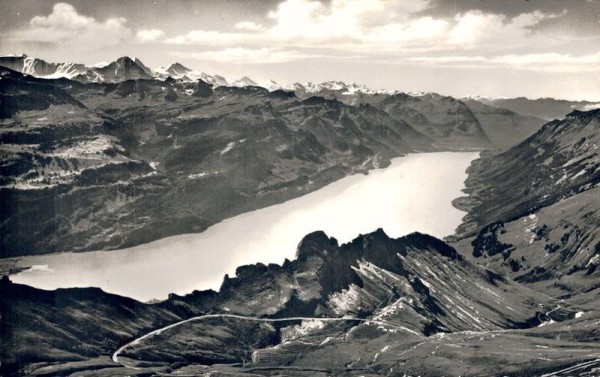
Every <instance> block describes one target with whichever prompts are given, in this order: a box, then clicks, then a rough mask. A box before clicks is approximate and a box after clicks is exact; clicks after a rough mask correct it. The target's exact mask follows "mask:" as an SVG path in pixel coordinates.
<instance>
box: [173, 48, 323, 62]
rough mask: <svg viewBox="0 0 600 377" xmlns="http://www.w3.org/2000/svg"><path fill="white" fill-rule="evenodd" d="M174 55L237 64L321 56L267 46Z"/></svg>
mask: <svg viewBox="0 0 600 377" xmlns="http://www.w3.org/2000/svg"><path fill="white" fill-rule="evenodd" d="M175 55H177V56H180V57H184V58H192V59H200V60H213V61H218V62H224V63H237V64H272V63H286V62H290V61H296V60H302V59H310V58H319V57H322V56H321V55H317V54H308V53H302V52H299V51H295V50H282V49H276V48H269V47H263V48H258V49H251V48H244V47H234V48H226V49H222V50H215V51H203V52H191V53H190V52H178V53H175Z"/></svg>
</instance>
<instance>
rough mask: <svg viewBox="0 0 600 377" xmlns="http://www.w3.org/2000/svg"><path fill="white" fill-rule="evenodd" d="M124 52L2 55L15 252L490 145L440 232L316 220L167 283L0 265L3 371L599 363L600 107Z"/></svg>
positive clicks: (77, 247) (392, 370)
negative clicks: (183, 289)
mask: <svg viewBox="0 0 600 377" xmlns="http://www.w3.org/2000/svg"><path fill="white" fill-rule="evenodd" d="M15 64H16V63H15ZM111 64H113V65H112V66H111V68H110V69H105V70H103V71H94V72H99V74H102V77H105V78H108V81H115V82H105V81H104V80H97V81H95V82H88V81H86V80H87V79H84V78H83V77H99V76H87V75H88V73H89V72H91V71H85V74H84V73H83V72H79V73H77V74H76V75H74V76H72V77H71V78H68V77H61V78H48V77H46V78H39V77H34V76H33V75H31V74H29V73H28V74H27V75H24V74H23V73H21V71H22V69H19V67H18V65H16V66H13V67H12V68H11V67H8V68H0V140H1V146H0V153H1V155H2V159H1V162H0V170H1V171H2V177H1V181H0V205H1V207H2V218H1V219H0V220H1V221H0V237H1V244H0V245H1V252H2V255H1V256H2V258H4V259H2V261H10V260H13V259H12V258H18V257H19V256H22V255H28V254H43V253H49V252H54V251H64V250H69V251H86V250H93V249H112V248H121V247H125V246H128V245H133V244H139V243H143V242H147V241H150V240H153V239H158V238H161V237H164V236H168V235H172V234H176V233H178V232H200V231H202V230H204V229H205V228H206V227H207V226H208V225H210V224H213V223H215V222H217V221H220V220H222V219H223V218H227V217H231V216H233V215H235V214H238V213H243V212H247V211H249V210H252V209H256V208H260V207H264V206H267V205H270V204H274V203H278V202H281V201H284V200H287V199H289V198H292V197H296V196H300V195H303V194H304V193H306V192H309V191H312V190H316V189H318V188H319V187H322V186H323V185H325V184H327V183H329V182H332V181H333V180H336V179H339V178H341V177H343V176H345V175H349V174H354V173H366V172H368V170H369V169H373V168H381V167H385V166H387V164H389V161H390V159H391V158H394V157H397V156H401V155H404V154H406V153H411V152H426V151H441V150H444V151H446V150H453V151H460V150H481V151H482V153H481V155H480V158H479V159H476V160H474V161H473V162H472V165H471V167H470V168H469V170H468V178H467V181H466V182H465V186H466V188H465V190H464V191H465V197H462V198H458V199H456V200H455V202H454V204H455V206H456V207H458V208H460V209H463V210H464V211H466V212H467V215H466V216H465V218H464V220H463V224H461V226H460V227H459V228H458V229H457V231H456V234H455V235H453V236H451V237H448V238H447V239H445V240H439V239H436V238H434V237H432V236H429V235H425V234H420V233H413V234H409V235H406V236H404V237H400V238H392V237H389V236H388V235H387V234H386V233H385V232H384V230H382V229H379V230H377V231H375V232H373V233H370V234H363V235H358V236H357V237H356V238H355V239H354V240H352V241H350V242H348V243H345V244H340V243H339V242H338V241H337V240H336V239H334V238H332V237H330V236H328V235H327V234H325V233H323V232H321V231H317V232H314V233H311V234H308V235H306V236H305V237H304V238H303V239H302V240H299V241H300V243H299V245H298V248H297V250H296V256H295V258H294V260H286V261H285V262H284V263H282V264H281V265H278V264H269V265H264V264H260V263H258V264H255V265H248V266H240V267H239V268H238V269H237V270H236V272H235V276H227V275H226V276H225V277H224V278H223V283H222V285H221V287H220V289H219V291H212V290H209V291H194V292H190V293H189V294H187V295H184V296H178V295H175V294H173V295H170V296H169V298H168V299H167V300H165V301H162V302H155V303H141V302H138V301H136V300H133V299H130V298H126V297H121V296H117V295H113V294H109V293H105V292H103V291H102V290H100V289H98V288H69V289H58V290H54V291H46V290H41V289H37V288H33V287H29V286H25V285H20V284H15V283H13V282H11V280H10V276H4V277H3V278H2V279H1V280H0V339H1V341H0V361H1V363H0V374H2V375H7V376H12V375H36V376H54V375H60V376H92V375H93V376H119V375H123V376H124V375H138V376H153V375H173V376H176V375H202V374H211V375H226V376H241V375H248V376H256V375H265V376H267V375H298V376H329V375H348V376H369V375H371V376H374V375H386V376H403V375H421V376H438V375H469V376H489V375H502V376H524V375H525V376H530V375H536V376H537V375H544V376H572V375H587V376H593V375H597V374H598V371H599V370H600V347H599V344H600V326H599V323H600V268H598V265H599V264H600V258H599V255H600V232H599V229H600V219H599V218H598V213H599V210H600V208H598V207H599V205H600V204H599V202H598V190H600V187H599V186H600V170H599V166H600V159H599V157H598V156H599V154H598V144H599V142H600V140H599V136H598V135H600V110H589V111H579V110H572V109H571V108H569V109H568V112H566V113H564V114H561V115H560V116H559V117H557V118H558V119H554V120H552V121H549V122H546V121H544V120H542V118H543V117H541V115H542V114H541V112H542V110H541V108H539V107H536V106H537V105H536V104H534V103H532V106H531V107H529V109H530V110H529V111H521V112H518V111H516V110H518V108H516V107H512V108H511V109H509V108H500V107H497V106H499V105H498V104H497V103H495V104H492V103H487V102H486V101H483V100H475V99H457V98H453V97H448V96H442V95H439V94H434V93H429V94H418V95H417V94H408V93H397V92H391V93H383V92H377V91H368V90H362V89H356V90H351V89H349V88H350V86H348V85H345V84H343V83H339V82H338V83H336V82H330V83H324V84H322V85H315V86H314V87H313V86H309V88H308V89H307V86H302V87H300V86H297V87H296V88H295V90H293V91H287V90H281V89H275V90H268V89H266V88H262V87H259V86H254V85H244V86H242V87H237V86H228V85H222V84H219V83H216V82H209V81H210V80H208V79H207V80H204V79H201V78H192V77H191V76H192V75H191V74H190V71H187V70H186V69H185V67H183V66H176V65H174V66H171V67H169V68H168V69H165V70H164V73H165V74H164V75H163V76H162V77H159V78H157V77H155V76H154V73H153V72H154V71H151V70H148V69H147V68H145V66H143V64H142V63H141V62H139V60H135V59H128V58H127V59H119V60H117V62H115V63H111ZM0 65H2V64H0ZM36 66H37V65H36ZM105 68H106V67H105ZM170 68H173V69H172V70H171V72H168V71H169V69H170ZM95 69H102V68H99V67H96V68H95ZM45 72H50V73H48V74H47V75H45V76H49V75H52V74H54V73H55V72H56V70H55V71H52V70H51V69H50V68H48V70H47V71H45ZM53 72H54V73H53ZM149 72H150V73H149ZM125 74H127V75H128V74H131V75H134V76H135V75H138V76H139V77H132V78H130V79H125V80H121V81H119V80H117V77H122V75H125ZM82 75H83V76H82ZM144 75H149V77H144ZM176 75H181V76H180V77H177V78H176V77H174V76H176ZM184 76H186V78H184ZM76 77H79V78H78V79H77V78H76ZM244 81H245V80H244ZM317 87H318V89H315V90H314V91H313V89H314V88H317ZM350 92H352V93H350ZM525 101H528V100H525ZM563 105H564V104H561V106H563ZM563 109H566V107H563ZM544 111H545V110H544ZM552 111H558V107H555V108H553V110H552ZM538 115H539V116H540V117H537V116H538ZM7 257H11V258H7ZM2 266H4V265H2ZM4 272H6V273H10V272H11V271H9V269H6V268H5V271H4ZM165 273H168V272H165Z"/></svg>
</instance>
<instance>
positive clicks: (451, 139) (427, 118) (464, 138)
mask: <svg viewBox="0 0 600 377" xmlns="http://www.w3.org/2000/svg"><path fill="white" fill-rule="evenodd" d="M379 107H380V108H382V109H383V110H384V111H385V112H387V113H388V114H390V115H391V116H392V117H394V118H396V119H402V120H404V121H406V122H407V123H408V124H410V125H411V126H413V127H414V128H415V129H416V130H417V131H420V132H422V133H424V134H425V135H429V136H431V137H432V138H433V139H434V140H435V141H436V142H438V143H440V144H441V145H444V146H449V147H456V148H461V147H472V148H477V147H479V148H483V147H486V148H487V147H490V146H491V142H490V140H489V138H488V137H487V135H486V134H485V132H484V131H483V129H482V127H481V124H480V123H479V121H478V120H477V118H476V117H475V116H474V115H473V112H472V111H471V110H470V109H469V107H467V105H465V104H464V103H463V102H461V101H459V100H456V99H454V98H452V97H445V96H441V95H439V94H435V93H429V94H426V95H423V96H410V95H407V94H403V93H400V94H395V95H391V96H389V97H387V98H385V99H384V100H383V102H381V104H380V105H379Z"/></svg>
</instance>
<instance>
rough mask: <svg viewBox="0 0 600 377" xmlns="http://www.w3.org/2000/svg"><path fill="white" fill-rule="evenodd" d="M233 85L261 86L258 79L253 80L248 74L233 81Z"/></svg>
mask: <svg viewBox="0 0 600 377" xmlns="http://www.w3.org/2000/svg"><path fill="white" fill-rule="evenodd" d="M231 85H232V86H238V87H244V86H259V85H258V83H256V81H254V80H252V79H251V78H249V77H248V76H244V77H242V78H240V79H237V80H235V81H234V82H232V83H231Z"/></svg>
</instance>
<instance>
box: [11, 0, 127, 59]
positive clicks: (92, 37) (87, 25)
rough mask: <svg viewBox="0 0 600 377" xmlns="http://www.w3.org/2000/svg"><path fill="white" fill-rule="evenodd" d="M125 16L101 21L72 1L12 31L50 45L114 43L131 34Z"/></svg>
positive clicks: (19, 38) (21, 37) (24, 38)
mask: <svg viewBox="0 0 600 377" xmlns="http://www.w3.org/2000/svg"><path fill="white" fill-rule="evenodd" d="M126 23H127V20H126V19H125V18H123V17H113V18H108V19H107V20H105V21H104V22H99V21H97V20H96V19H95V18H93V17H88V16H85V15H82V14H79V13H78V12H77V10H76V9H75V8H74V7H73V6H72V5H70V4H66V3H56V4H55V5H54V7H53V8H52V13H50V14H49V15H47V16H36V17H33V18H32V19H31V21H30V22H29V25H27V26H26V27H25V28H23V29H20V30H17V31H14V32H12V33H10V34H9V35H8V36H7V37H8V38H9V39H11V40H16V41H25V42H41V43H47V44H50V45H61V46H64V45H75V46H78V47H81V48H98V47H106V46H114V45H117V44H119V43H121V42H122V41H123V40H126V39H128V38H130V37H131V30H130V29H129V28H128V27H127V26H126Z"/></svg>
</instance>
